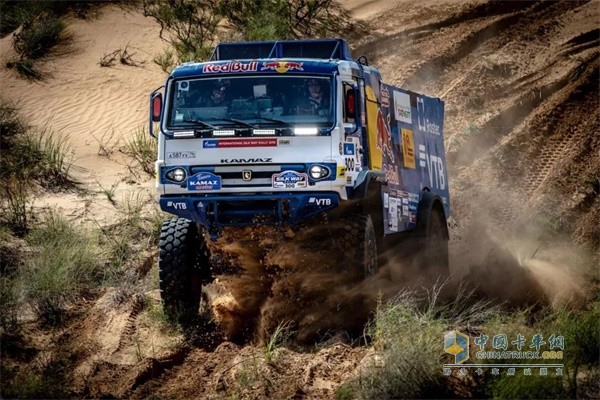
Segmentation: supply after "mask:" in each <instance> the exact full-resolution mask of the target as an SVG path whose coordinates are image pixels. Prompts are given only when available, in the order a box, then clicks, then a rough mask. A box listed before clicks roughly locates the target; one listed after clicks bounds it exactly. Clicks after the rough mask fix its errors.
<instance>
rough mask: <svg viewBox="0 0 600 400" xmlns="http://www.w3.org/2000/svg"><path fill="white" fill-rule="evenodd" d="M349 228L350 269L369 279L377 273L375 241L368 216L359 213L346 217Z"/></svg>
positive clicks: (370, 219)
mask: <svg viewBox="0 0 600 400" xmlns="http://www.w3.org/2000/svg"><path fill="white" fill-rule="evenodd" d="M348 225H349V226H350V227H351V231H350V232H351V237H350V242H351V245H352V251H351V255H352V256H351V258H352V261H353V264H354V265H353V266H352V268H355V269H356V270H357V271H359V272H360V275H361V278H366V277H369V276H371V275H373V274H375V272H376V271H377V239H376V236H375V228H374V226H373V220H372V218H371V216H370V215H368V214H364V213H360V214H356V215H353V216H350V217H348Z"/></svg>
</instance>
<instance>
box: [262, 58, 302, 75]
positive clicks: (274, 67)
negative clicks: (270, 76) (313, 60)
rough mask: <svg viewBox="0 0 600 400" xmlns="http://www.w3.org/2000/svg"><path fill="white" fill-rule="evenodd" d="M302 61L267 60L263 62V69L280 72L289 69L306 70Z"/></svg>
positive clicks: (282, 72) (283, 72)
mask: <svg viewBox="0 0 600 400" xmlns="http://www.w3.org/2000/svg"><path fill="white" fill-rule="evenodd" d="M302 64H304V63H301V62H293V61H266V62H263V65H262V68H261V69H260V70H261V71H277V72H279V73H280V74H285V73H286V72H288V71H304V68H302Z"/></svg>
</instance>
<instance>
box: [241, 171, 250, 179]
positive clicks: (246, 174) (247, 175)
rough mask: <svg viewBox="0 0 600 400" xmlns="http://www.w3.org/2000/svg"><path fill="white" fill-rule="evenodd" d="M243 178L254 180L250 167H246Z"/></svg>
mask: <svg viewBox="0 0 600 400" xmlns="http://www.w3.org/2000/svg"><path fill="white" fill-rule="evenodd" d="M242 179H243V180H245V181H251V180H252V171H251V170H249V169H245V170H243V171H242Z"/></svg>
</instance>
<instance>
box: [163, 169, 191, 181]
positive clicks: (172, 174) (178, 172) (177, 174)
mask: <svg viewBox="0 0 600 400" xmlns="http://www.w3.org/2000/svg"><path fill="white" fill-rule="evenodd" d="M166 176H167V179H169V180H171V181H175V182H183V181H184V180H185V176H186V173H185V170H184V169H183V168H175V169H172V170H170V171H169V172H167V174H166Z"/></svg>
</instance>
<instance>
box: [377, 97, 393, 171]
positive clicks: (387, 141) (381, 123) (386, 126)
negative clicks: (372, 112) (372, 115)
mask: <svg viewBox="0 0 600 400" xmlns="http://www.w3.org/2000/svg"><path fill="white" fill-rule="evenodd" d="M392 147H393V144H392V134H391V133H390V114H389V113H388V114H387V117H385V118H384V116H383V113H382V112H381V109H380V108H379V109H377V148H378V149H379V150H381V151H382V153H383V154H385V155H387V157H388V158H389V162H391V163H394V161H395V158H394V153H393V152H392Z"/></svg>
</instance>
